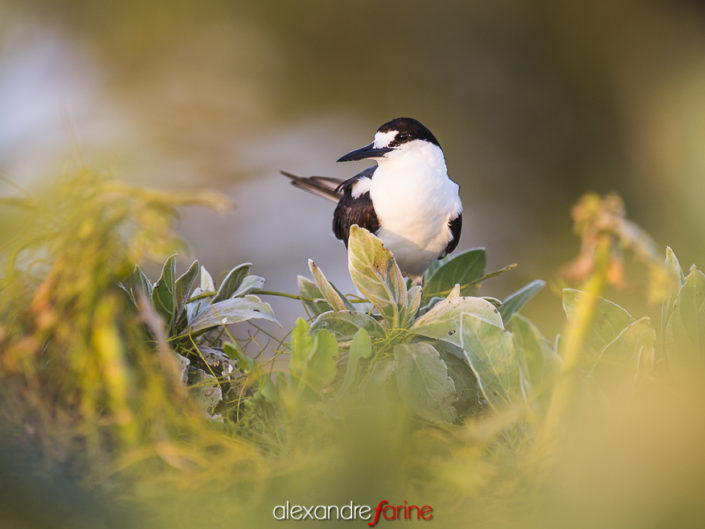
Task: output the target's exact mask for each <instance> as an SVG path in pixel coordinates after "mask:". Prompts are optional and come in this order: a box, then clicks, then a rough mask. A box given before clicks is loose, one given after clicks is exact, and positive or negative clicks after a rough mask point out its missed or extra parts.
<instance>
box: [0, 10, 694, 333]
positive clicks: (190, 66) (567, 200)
mask: <svg viewBox="0 0 705 529" xmlns="http://www.w3.org/2000/svg"><path fill="white" fill-rule="evenodd" d="M401 115H407V116H412V117H416V118H417V119H419V120H421V121H422V122H423V123H425V124H426V125H427V126H428V127H429V128H430V129H431V130H432V131H433V132H434V133H435V135H436V136H437V137H438V138H439V140H440V142H441V145H442V146H443V147H444V150H445V153H446V160H447V164H448V168H449V171H450V174H451V176H452V177H453V178H454V179H455V180H456V181H457V182H459V184H460V186H461V191H462V198H463V202H464V205H465V214H464V217H465V219H464V232H463V237H462V240H461V244H460V248H461V249H463V248H469V247H473V246H484V247H486V248H487V250H488V256H489V263H488V269H489V270H492V269H495V268H499V267H501V266H504V265H506V264H509V263H511V262H518V263H519V265H520V266H519V268H518V269H517V270H516V271H514V272H513V273H512V274H505V275H504V276H503V277H502V278H499V279H497V280H495V282H494V283H492V286H491V287H489V286H488V287H487V290H486V291H485V292H484V293H485V294H487V295H493V296H496V297H503V296H504V295H506V294H507V293H509V292H510V291H511V290H512V289H513V288H515V287H518V286H519V285H522V284H525V283H526V282H527V281H528V280H531V279H534V278H537V277H540V278H544V279H548V280H551V279H552V277H553V276H554V275H555V274H556V272H557V270H558V268H559V266H560V265H561V264H562V263H564V262H565V261H567V260H568V259H569V258H570V257H571V256H572V255H574V254H575V253H576V251H577V248H578V242H577V240H576V239H574V238H573V237H572V235H571V222H570V220H569V211H570V205H571V204H572V203H574V202H575V201H576V200H577V199H578V197H579V196H580V195H581V193H582V192H584V191H586V190H590V189H592V190H597V191H601V192H604V191H609V190H615V191H617V192H619V193H620V194H621V195H622V196H623V197H624V198H625V201H626V204H627V208H628V214H629V215H630V217H631V218H632V219H634V220H635V221H636V222H638V223H639V224H641V225H642V226H643V227H644V228H645V229H646V230H648V231H649V232H650V233H651V234H652V235H653V236H654V238H655V240H656V242H657V243H658V244H659V246H661V247H663V246H665V244H670V245H671V246H672V247H673V248H674V250H675V251H676V253H677V255H678V256H679V257H680V260H681V262H682V263H683V265H684V267H686V268H687V266H688V265H689V264H690V263H691V262H699V263H700V264H702V263H703V262H705V244H703V243H702V241H703V238H704V237H705V208H703V207H702V203H703V200H704V199H705V149H704V148H703V145H705V5H704V4H703V3H702V2H698V1H694V0H693V1H686V0H677V1H676V0H670V1H666V0H660V1H656V0H626V1H623V2H607V1H604V2H587V3H576V2H564V1H561V0H532V1H528V0H515V1H511V0H499V1H495V2H486V1H467V0H463V1H444V2H427V1H426V2H423V1H418V0H406V1H403V2H401V1H379V0H378V1H369V0H363V1H356V2H331V1H324V0H298V1H296V2H292V1H286V0H272V1H258V2H255V1H249V2H246V1H239V2H238V1H225V0H203V1H199V2H193V1H191V2H189V1H183V0H175V1H172V2H157V1H153V0H124V1H121V2H95V1H88V0H54V1H50V2H49V1H47V2H38V1H27V0H3V1H2V2H0V177H1V178H2V181H1V182H0V186H2V188H3V189H2V191H3V193H4V194H8V193H12V192H13V186H14V185H16V186H20V187H22V188H30V189H31V188H33V187H38V186H42V185H43V182H46V181H47V180H46V179H50V178H53V177H55V176H56V175H57V174H58V173H59V172H60V171H61V170H65V169H66V168H69V167H73V166H76V165H79V164H84V163H87V164H90V165H93V166H96V167H99V168H102V169H108V170H110V171H112V172H114V173H115V175H117V176H119V177H121V178H124V179H125V180H128V181H130V182H133V183H139V184H144V185H149V186H156V187H161V188H178V189H190V188H205V187H208V188H215V189H217V190H220V191H221V192H223V193H225V194H226V195H228V196H229V197H231V199H232V200H233V202H234V203H235V205H236V209H235V210H234V212H233V213H231V214H228V215H225V216H218V215H217V214H216V213H213V212H210V211H207V210H203V209H196V208H194V209H189V210H186V211H184V212H183V217H182V221H181V231H182V233H183V235H184V237H185V238H186V239H187V240H188V241H189V243H190V245H191V256H184V258H183V260H182V264H184V263H186V262H187V261H188V259H189V257H198V258H199V260H200V261H201V262H202V263H203V264H205V265H206V266H207V267H208V268H209V270H211V272H212V273H213V275H214V276H215V277H222V274H224V273H225V272H226V271H227V270H228V269H229V268H231V267H232V266H234V265H236V264H238V263H240V262H243V261H251V262H253V263H254V265H255V266H254V272H255V273H257V274H259V275H263V276H265V277H266V278H267V280H268V283H267V288H269V289H273V290H282V291H287V292H295V291H296V275H297V274H306V273H307V266H306V259H307V258H309V257H310V258H313V259H315V260H316V262H317V263H318V264H319V265H320V266H321V267H322V268H323V269H324V270H325V271H326V273H327V275H328V276H329V277H330V278H331V279H332V280H333V281H334V282H336V283H337V284H339V285H340V286H341V287H342V289H343V290H344V291H347V292H349V291H352V285H351V283H350V282H349V279H348V275H347V269H346V266H345V264H346V257H345V252H344V249H343V246H342V245H341V244H340V243H338V242H337V241H336V240H335V239H334V238H333V236H332V234H331V229H330V222H331V216H332V211H333V205H332V204H330V203H327V202H325V201H322V200H320V199H318V198H317V197H313V196H309V195H306V194H304V193H301V192H299V191H297V190H296V189H294V188H292V187H290V186H289V185H287V183H286V181H285V180H284V179H283V178H282V177H281V176H279V175H278V170H279V169H287V170H290V171H293V172H297V173H300V174H305V175H307V174H321V175H330V176H337V177H347V176H350V175H352V174H354V172H355V171H357V170H360V169H362V168H364V167H365V166H364V165H362V164H358V165H355V164H336V163H335V160H336V159H337V158H338V157H339V156H340V155H341V154H343V153H345V152H347V151H349V150H351V149H353V148H356V147H358V146H361V145H364V144H365V143H367V142H369V141H370V139H371V136H372V133H373V131H374V130H375V129H376V128H377V126H379V125H380V124H381V123H383V122H385V121H387V120H389V119H391V118H393V117H397V116H401ZM10 182H11V183H10ZM550 297H551V293H550V291H547V292H544V293H543V294H542V295H541V296H540V297H539V298H538V299H537V300H536V301H535V302H534V303H533V305H534V307H535V308H533V309H532V308H531V307H529V308H528V311H529V314H530V315H532V316H534V317H535V318H536V317H538V318H539V319H543V320H544V321H543V322H540V323H541V325H540V326H541V327H542V328H544V329H546V331H547V334H550V329H551V327H550V325H551V323H552V322H555V326H554V327H553V329H557V328H558V326H559V324H560V313H559V312H558V310H559V308H558V307H559V304H558V303H556V299H555V298H554V299H549V298H550ZM273 305H274V308H275V311H276V312H277V313H278V315H279V316H280V318H281V319H282V320H284V321H285V322H288V321H290V320H293V317H294V316H295V315H297V314H300V312H301V308H300V306H299V305H297V304H296V302H292V301H288V300H274V301H273ZM549 305H550V306H551V307H553V309H551V310H542V306H544V307H548V306H549ZM532 310H534V311H535V312H536V313H537V314H538V316H536V315H534V314H532V313H531V311H532ZM547 325H548V327H547ZM285 327H287V325H286V324H285Z"/></svg>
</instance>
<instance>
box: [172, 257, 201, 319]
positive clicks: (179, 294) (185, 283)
mask: <svg viewBox="0 0 705 529" xmlns="http://www.w3.org/2000/svg"><path fill="white" fill-rule="evenodd" d="M197 274H198V261H194V262H193V263H191V266H189V267H188V270H186V272H184V273H183V274H182V275H181V276H180V277H179V278H178V279H177V280H176V283H175V284H174V306H175V308H176V309H177V310H178V309H180V308H181V306H182V305H183V304H184V301H186V299H187V296H188V293H189V292H190V291H191V287H192V286H193V281H194V279H196V275H197Z"/></svg>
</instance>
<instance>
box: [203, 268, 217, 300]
mask: <svg viewBox="0 0 705 529" xmlns="http://www.w3.org/2000/svg"><path fill="white" fill-rule="evenodd" d="M200 288H201V291H203V293H208V292H212V293H213V294H215V283H214V282H213V278H212V277H211V275H210V273H209V272H208V270H206V267H205V266H202V267H201V284H200Z"/></svg>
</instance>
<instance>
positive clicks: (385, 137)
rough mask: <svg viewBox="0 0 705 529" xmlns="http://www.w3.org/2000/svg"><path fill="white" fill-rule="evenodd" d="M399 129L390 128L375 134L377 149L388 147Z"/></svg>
mask: <svg viewBox="0 0 705 529" xmlns="http://www.w3.org/2000/svg"><path fill="white" fill-rule="evenodd" d="M398 132H399V131H398V130H390V131H388V132H378V133H376V134H375V149H381V148H382V147H387V146H388V145H389V142H390V141H392V140H393V139H394V138H395V137H396V135H397V133H398Z"/></svg>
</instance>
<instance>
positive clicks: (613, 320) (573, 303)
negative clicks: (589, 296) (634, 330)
mask: <svg viewBox="0 0 705 529" xmlns="http://www.w3.org/2000/svg"><path fill="white" fill-rule="evenodd" d="M582 295H583V293H582V292H581V291H580V290H574V289H572V288H565V289H563V309H564V310H565V313H566V316H567V318H568V323H570V322H571V321H572V320H573V318H574V316H575V309H576V307H577V306H578V302H579V300H580V296H582ZM631 322H632V317H631V315H630V314H629V313H628V312H627V311H626V310H624V309H623V308H622V307H620V306H619V305H617V304H616V303H614V302H612V301H609V300H607V299H605V298H598V300H597V304H596V306H595V315H594V317H593V320H592V322H591V323H590V327H589V329H588V331H587V335H586V337H585V349H586V351H587V352H588V353H589V354H590V355H591V356H592V357H593V359H594V357H595V356H596V355H598V354H599V353H600V351H602V349H604V347H605V346H606V345H607V344H608V343H610V342H611V341H612V340H614V339H615V338H616V337H617V335H618V334H619V333H620V332H621V331H622V329H624V328H625V327H626V326H627V325H629V324H630V323H631Z"/></svg>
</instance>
